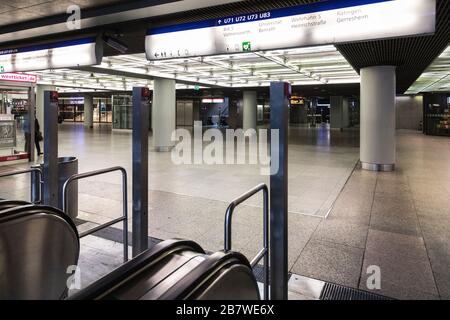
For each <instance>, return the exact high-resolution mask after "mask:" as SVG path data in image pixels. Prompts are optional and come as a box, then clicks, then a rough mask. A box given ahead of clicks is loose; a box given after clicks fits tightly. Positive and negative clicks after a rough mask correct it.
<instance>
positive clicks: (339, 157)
mask: <svg viewBox="0 0 450 320" xmlns="http://www.w3.org/2000/svg"><path fill="white" fill-rule="evenodd" d="M130 139H131V138H130V135H129V134H126V133H125V134H124V133H114V134H113V135H110V133H109V131H108V128H101V129H99V128H97V129H96V130H95V131H94V132H93V133H86V132H84V131H83V130H82V129H81V128H79V127H73V126H72V127H71V126H70V125H66V126H65V127H63V130H62V132H61V135H60V154H61V155H76V156H78V157H79V159H80V171H87V170H91V169H98V168H101V167H105V166H110V165H122V166H124V167H125V168H127V170H130V165H131V151H130V145H129V144H130ZM289 147H290V154H289V169H290V171H289V174H290V180H289V192H290V194H289V211H290V212H289V266H290V271H291V272H293V273H295V274H297V275H299V276H306V277H310V278H315V279H319V280H323V281H329V282H334V283H338V284H341V285H345V286H349V287H354V288H360V289H363V290H368V289H367V286H366V280H367V278H368V276H369V275H368V274H367V268H368V267H369V266H373V265H375V266H379V267H380V271H381V290H374V292H375V293H378V294H383V295H387V296H390V297H394V298H400V299H406V298H412V299H435V298H443V299H450V276H449V275H448V272H447V270H448V266H449V265H450V244H449V239H450V140H449V139H447V138H438V137H427V136H423V135H422V134H419V133H416V132H406V131H405V132H398V140H397V150H398V160H397V170H396V171H395V172H393V173H374V172H367V171H362V170H360V169H359V168H357V169H356V170H355V171H354V172H353V173H351V172H352V170H353V168H354V164H355V162H356V161H357V159H358V148H357V135H356V134H355V132H344V133H340V132H335V131H332V132H331V134H330V135H327V131H326V130H317V131H308V130H306V129H302V128H292V129H291V132H290V146H289ZM4 169H6V168H2V167H0V171H1V170H4ZM149 171H150V173H149V182H150V189H151V191H150V192H149V199H150V228H149V229H150V230H149V231H150V235H152V236H153V237H156V238H161V239H166V238H170V237H175V236H177V237H185V238H189V239H193V240H196V241H198V242H199V243H200V244H201V245H202V246H204V247H205V249H207V250H211V251H213V250H218V249H221V248H222V246H223V230H222V229H223V218H224V213H225V209H226V207H227V204H228V202H229V201H230V200H232V199H233V198H234V197H236V196H238V195H239V194H240V193H242V192H244V191H245V190H247V189H248V188H250V187H252V186H254V185H256V184H257V183H259V182H267V177H263V176H260V175H259V170H258V168H257V167H256V166H248V165H247V166H194V165H193V166H175V165H173V164H172V163H171V161H170V155H169V154H168V153H155V152H150V168H149ZM130 172H131V171H130ZM350 174H351V176H350V179H349V180H348V182H347V183H346V184H345V187H344V188H343V190H341V187H342V186H343V185H344V183H345V182H346V181H347V178H348V177H349V175H350ZM119 182H120V177H119V176H118V175H108V176H104V177H98V178H96V179H90V180H89V181H85V182H82V183H80V193H81V194H80V201H79V202H80V210H82V211H81V212H80V217H81V218H82V219H84V220H89V221H93V222H96V223H102V222H105V221H107V220H108V219H111V218H113V217H117V216H118V215H119V214H120V208H121V202H120V199H121V193H120V184H119ZM0 187H1V189H0V190H1V192H0V197H6V198H18V197H19V196H25V197H26V195H27V193H28V184H27V179H26V178H25V177H24V178H20V179H13V178H6V179H2V180H0ZM130 191H131V190H130ZM336 198H337V200H336V202H335V203H334V206H333V208H332V210H331V212H329V215H328V217H327V218H326V219H324V217H325V215H326V214H327V213H328V211H329V208H330V206H331V205H332V204H333V201H334V200H335V199H336ZM259 206H260V200H259V199H255V200H253V201H252V202H250V203H249V205H245V206H242V207H241V208H239V209H238V212H237V213H236V215H235V220H234V232H235V234H234V239H235V241H234V248H235V249H236V250H239V251H242V252H243V253H245V254H246V255H247V256H249V257H251V256H253V255H254V254H256V252H257V251H258V249H259V246H260V244H261V239H262V235H261V230H262V220H261V208H260V207H259ZM94 239H95V238H94ZM92 243H95V241H92V240H91V242H90V244H88V245H86V247H85V249H83V250H88V251H89V250H90V249H91V248H90V247H89V245H91V246H92ZM118 248H120V246H118ZM116 249H117V248H116ZM102 250H103V249H102ZM105 251H106V252H105V256H101V258H102V259H103V258H104V259H106V260H108V259H112V260H108V261H115V262H114V263H120V262H119V260H120V259H121V254H122V253H121V250H119V251H118V252H116V253H113V254H112V256H111V257H107V255H108V254H109V255H111V253H108V250H106V249H105ZM114 252H115V251H114ZM119 252H120V253H119ZM91 253H92V252H91ZM82 254H83V252H82ZM99 257H100V256H99ZM116 260H117V261H116ZM114 263H113V264H112V265H110V267H112V266H113V265H114ZM105 264H108V262H105ZM99 268H100V269H102V268H103V266H102V265H100V266H99ZM102 270H103V269H102ZM102 270H99V271H102ZM100 273H101V272H100ZM88 280H89V277H88ZM292 298H295V294H292Z"/></svg>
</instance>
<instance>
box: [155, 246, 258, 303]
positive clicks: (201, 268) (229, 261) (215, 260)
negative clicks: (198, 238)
mask: <svg viewBox="0 0 450 320" xmlns="http://www.w3.org/2000/svg"><path fill="white" fill-rule="evenodd" d="M233 264H242V265H245V266H246V267H248V269H249V272H250V273H251V275H252V276H253V277H254V274H253V272H252V271H251V270H252V267H251V265H250V262H249V261H248V259H247V258H246V257H245V256H244V255H243V254H241V253H239V252H235V251H218V252H215V253H213V254H212V255H210V256H208V257H207V258H206V259H205V261H203V262H202V263H200V264H199V265H198V266H197V267H195V268H194V269H193V270H192V272H190V273H189V274H188V275H187V276H185V277H183V278H182V279H181V280H180V281H178V282H177V283H176V284H174V285H173V286H172V287H171V288H170V289H168V290H167V291H166V292H165V293H164V294H163V295H162V296H161V297H160V298H159V299H161V300H189V299H193V298H195V297H194V294H195V292H196V290H197V289H199V288H201V286H202V285H204V284H205V283H207V282H208V281H209V280H210V279H212V278H213V277H214V276H215V275H216V274H217V273H218V272H220V271H221V270H222V269H223V268H224V267H227V266H230V265H233ZM256 283H257V281H256V278H255V284H256ZM256 286H257V285H256ZM258 295H259V292H258Z"/></svg>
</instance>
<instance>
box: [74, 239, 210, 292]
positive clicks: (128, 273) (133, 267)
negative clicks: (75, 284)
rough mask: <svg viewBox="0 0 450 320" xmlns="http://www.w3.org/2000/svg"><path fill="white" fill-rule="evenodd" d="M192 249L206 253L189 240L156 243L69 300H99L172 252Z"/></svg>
mask: <svg viewBox="0 0 450 320" xmlns="http://www.w3.org/2000/svg"><path fill="white" fill-rule="evenodd" d="M184 250H192V251H195V252H198V253H200V254H205V252H204V250H203V249H202V248H201V247H200V246H199V245H198V244H197V243H195V242H193V241H189V240H180V239H171V240H166V241H163V242H160V243H158V244H156V245H155V246H154V247H152V248H151V249H148V250H146V251H144V252H142V253H141V254H139V255H137V256H136V257H134V258H133V259H131V260H129V261H128V262H126V263H125V264H123V265H121V266H120V267H118V268H117V269H115V270H113V271H112V272H111V273H108V274H107V275H105V276H104V277H102V278H100V279H99V280H97V281H95V282H94V283H92V284H90V285H89V286H88V287H86V288H84V289H82V290H81V291H79V292H76V293H74V294H73V295H72V296H70V297H69V298H68V299H69V300H97V299H102V298H104V297H106V296H107V295H108V294H109V293H111V292H112V291H114V290H116V289H117V288H119V287H120V286H121V285H123V284H124V283H126V282H127V281H130V280H131V279H133V278H135V277H137V276H138V275H139V274H141V273H142V272H145V271H146V270H147V269H148V268H150V267H151V266H153V265H155V264H156V263H158V262H159V261H161V260H162V259H164V258H166V257H167V256H169V255H170V254H173V253H175V252H178V251H184Z"/></svg>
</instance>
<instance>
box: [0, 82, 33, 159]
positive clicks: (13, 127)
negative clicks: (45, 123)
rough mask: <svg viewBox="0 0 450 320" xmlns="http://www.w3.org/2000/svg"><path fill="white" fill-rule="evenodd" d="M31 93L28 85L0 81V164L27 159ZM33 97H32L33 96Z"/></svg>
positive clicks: (29, 138) (29, 135)
mask: <svg viewBox="0 0 450 320" xmlns="http://www.w3.org/2000/svg"><path fill="white" fill-rule="evenodd" d="M31 94H33V95H34V88H32V87H30V86H29V85H25V86H24V85H10V84H5V83H4V82H0V165H1V164H5V163H11V162H13V161H18V160H29V159H30V150H34V144H33V149H31V145H30V141H31V131H32V130H34V125H31V124H30V112H34V106H33V108H31V104H30V100H31V96H30V95H31ZM33 98H34V97H33Z"/></svg>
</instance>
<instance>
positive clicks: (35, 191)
mask: <svg viewBox="0 0 450 320" xmlns="http://www.w3.org/2000/svg"><path fill="white" fill-rule="evenodd" d="M25 173H31V190H30V193H31V194H30V201H31V202H32V203H33V204H40V203H41V202H42V184H43V183H44V181H43V180H42V170H41V168H39V167H31V168H29V169H25V170H18V171H10V172H6V173H0V178H4V177H11V176H15V175H20V174H25ZM34 174H35V175H36V176H35V177H33V175H34ZM36 178H38V181H36V180H35V179H36ZM36 183H37V185H36Z"/></svg>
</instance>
